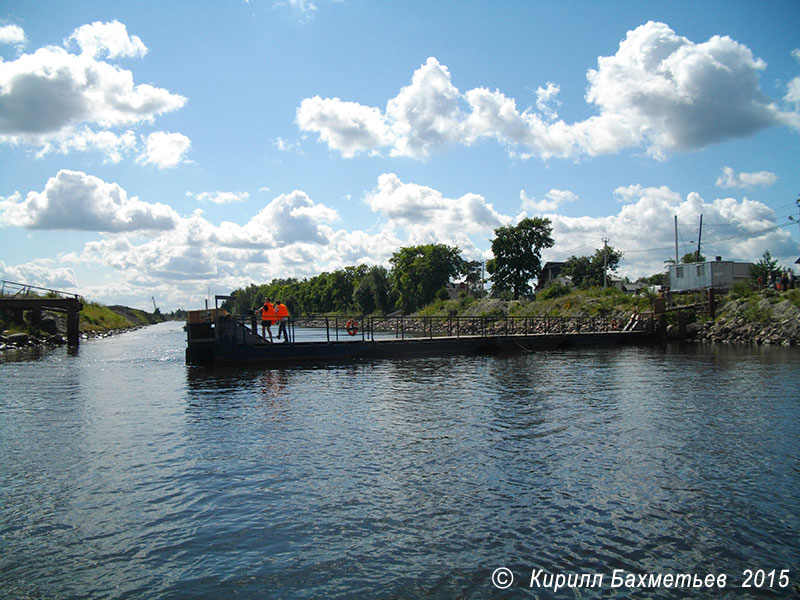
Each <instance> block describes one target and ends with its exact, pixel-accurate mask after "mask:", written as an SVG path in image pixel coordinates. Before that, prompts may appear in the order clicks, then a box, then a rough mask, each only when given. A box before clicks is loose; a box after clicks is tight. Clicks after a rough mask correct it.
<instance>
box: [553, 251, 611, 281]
mask: <svg viewBox="0 0 800 600" xmlns="http://www.w3.org/2000/svg"><path fill="white" fill-rule="evenodd" d="M620 260H622V252H620V251H619V250H614V248H613V247H611V246H606V247H605V249H604V248H599V249H597V250H595V251H594V254H593V255H592V256H570V257H569V258H568V259H567V260H566V262H565V263H564V266H563V267H562V268H561V274H562V275H567V276H569V277H571V278H572V283H573V284H574V285H575V286H577V287H580V288H589V287H594V286H598V287H599V286H602V285H603V272H604V271H603V269H604V265H605V269H607V271H610V272H614V271H616V270H617V267H618V266H619V261H620Z"/></svg>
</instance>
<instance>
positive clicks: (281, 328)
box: [275, 300, 289, 342]
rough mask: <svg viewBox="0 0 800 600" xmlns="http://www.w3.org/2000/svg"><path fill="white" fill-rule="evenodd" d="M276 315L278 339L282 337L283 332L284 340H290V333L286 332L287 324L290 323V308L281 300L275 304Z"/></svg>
mask: <svg viewBox="0 0 800 600" xmlns="http://www.w3.org/2000/svg"><path fill="white" fill-rule="evenodd" d="M275 315H276V317H277V319H278V339H281V333H283V341H284V342H288V341H289V335H288V334H287V333H286V325H287V324H288V323H289V309H288V308H287V307H286V305H285V304H284V303H283V302H281V301H280V300H278V304H277V305H275Z"/></svg>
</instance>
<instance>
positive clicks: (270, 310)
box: [256, 298, 275, 344]
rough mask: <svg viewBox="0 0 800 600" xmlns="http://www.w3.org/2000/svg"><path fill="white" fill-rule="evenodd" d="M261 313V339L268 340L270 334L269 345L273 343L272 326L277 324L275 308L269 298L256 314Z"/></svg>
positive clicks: (265, 299)
mask: <svg viewBox="0 0 800 600" xmlns="http://www.w3.org/2000/svg"><path fill="white" fill-rule="evenodd" d="M259 311H260V312H261V337H263V338H266V337H267V334H268V333H269V343H270V344H271V343H272V329H270V327H272V324H273V323H274V322H275V306H273V304H272V302H270V301H269V298H264V304H263V306H262V307H261V308H257V309H256V312H259Z"/></svg>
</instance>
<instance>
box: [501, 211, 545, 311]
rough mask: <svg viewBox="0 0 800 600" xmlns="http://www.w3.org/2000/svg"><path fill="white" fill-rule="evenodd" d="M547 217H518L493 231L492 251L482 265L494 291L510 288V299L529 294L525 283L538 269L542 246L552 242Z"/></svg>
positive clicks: (539, 269) (540, 267)
mask: <svg viewBox="0 0 800 600" xmlns="http://www.w3.org/2000/svg"><path fill="white" fill-rule="evenodd" d="M552 232H553V228H552V227H551V225H550V219H546V218H542V217H534V218H526V219H522V221H520V222H519V223H517V224H516V225H513V226H512V225H509V226H506V227H499V228H497V229H495V230H494V234H495V238H494V239H493V240H492V254H494V258H493V259H492V260H490V261H488V262H487V264H486V268H487V270H488V271H489V273H490V274H491V275H492V281H493V287H494V289H495V290H496V291H506V290H510V291H511V292H512V294H513V296H514V299H515V300H516V299H519V297H520V296H524V295H527V294H529V293H530V285H529V282H530V280H531V279H533V278H534V277H537V276H538V275H539V272H540V271H541V270H542V249H544V248H550V247H552V246H553V244H555V241H554V240H553V238H552V237H551V234H552Z"/></svg>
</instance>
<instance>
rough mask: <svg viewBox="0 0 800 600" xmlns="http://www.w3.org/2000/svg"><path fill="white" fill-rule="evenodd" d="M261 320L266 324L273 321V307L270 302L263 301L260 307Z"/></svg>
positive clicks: (270, 323)
mask: <svg viewBox="0 0 800 600" xmlns="http://www.w3.org/2000/svg"><path fill="white" fill-rule="evenodd" d="M261 320H262V321H265V322H266V323H267V325H272V324H273V323H274V322H275V307H274V306H272V302H265V303H264V306H262V307H261Z"/></svg>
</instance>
